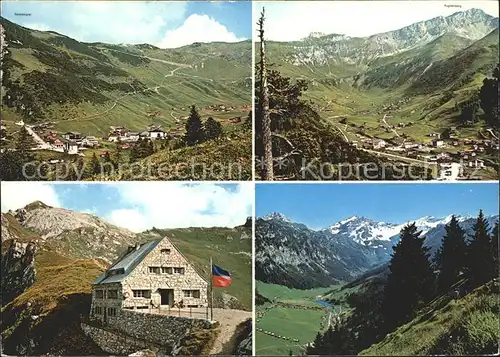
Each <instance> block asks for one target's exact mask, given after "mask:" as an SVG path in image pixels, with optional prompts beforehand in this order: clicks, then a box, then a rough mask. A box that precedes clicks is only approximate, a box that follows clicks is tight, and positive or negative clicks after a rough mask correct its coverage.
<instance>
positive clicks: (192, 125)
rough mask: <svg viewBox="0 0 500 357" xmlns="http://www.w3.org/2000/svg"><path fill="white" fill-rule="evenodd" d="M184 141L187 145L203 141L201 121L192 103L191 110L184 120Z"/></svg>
mask: <svg viewBox="0 0 500 357" xmlns="http://www.w3.org/2000/svg"><path fill="white" fill-rule="evenodd" d="M184 141H185V142H186V145H188V146H193V145H196V144H199V143H201V142H203V141H204V131H203V123H202V122H201V117H200V114H199V113H198V111H197V110H196V107H195V106H194V105H192V106H191V112H190V113H189V117H188V120H187V122H186V135H185V137H184Z"/></svg>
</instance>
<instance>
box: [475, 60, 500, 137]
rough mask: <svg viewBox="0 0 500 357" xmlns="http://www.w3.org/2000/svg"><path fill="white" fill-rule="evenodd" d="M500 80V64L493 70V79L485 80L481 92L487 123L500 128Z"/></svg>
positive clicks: (480, 96) (480, 98)
mask: <svg viewBox="0 0 500 357" xmlns="http://www.w3.org/2000/svg"><path fill="white" fill-rule="evenodd" d="M499 79H500V64H498V65H497V67H496V68H495V69H494V70H493V78H485V79H484V80H483V86H482V87H481V89H480V91H479V100H480V104H481V108H482V109H483V110H484V113H485V114H486V121H487V122H489V123H490V124H491V125H493V126H496V127H498V126H499V124H498V114H499V110H498V108H499V103H498V81H499Z"/></svg>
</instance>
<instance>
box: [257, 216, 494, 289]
mask: <svg viewBox="0 0 500 357" xmlns="http://www.w3.org/2000/svg"><path fill="white" fill-rule="evenodd" d="M450 219H451V215H450V216H447V217H444V218H436V217H430V216H427V217H422V218H419V219H416V220H412V221H410V222H405V223H403V224H395V223H386V222H377V221H374V220H371V219H368V218H365V217H356V216H354V217H351V218H348V219H345V220H342V221H340V222H337V223H335V224H333V225H331V226H330V227H328V228H325V229H321V230H317V231H315V230H311V229H309V228H308V227H306V226H305V225H303V224H299V223H294V222H292V221H291V220H289V219H288V218H286V217H284V216H283V215H282V214H279V213H274V214H271V215H268V216H266V217H264V218H260V219H257V221H256V225H255V237H256V242H255V249H256V255H255V274H256V279H258V280H261V281H264V282H268V283H275V284H281V285H286V286H289V287H294V288H312V287H318V286H328V285H331V284H333V283H335V282H336V281H338V280H342V281H351V280H353V279H354V278H355V277H359V276H360V275H362V274H363V273H367V272H369V271H371V270H372V269H374V268H376V267H378V266H380V265H383V264H385V263H387V262H388V261H389V260H390V258H391V254H392V246H393V245H395V244H396V243H397V242H398V241H399V233H400V231H401V229H402V228H403V226H404V225H405V224H407V223H413V222H415V223H416V225H417V227H418V229H419V230H420V231H421V232H422V236H425V237H426V240H425V243H424V244H425V245H426V246H427V247H429V248H430V252H431V255H433V254H434V253H435V252H436V250H437V249H438V248H439V247H440V245H441V241H442V238H443V235H444V234H445V225H446V224H447V223H448V222H449V221H450ZM498 219H499V216H498V215H497V216H490V217H488V222H489V224H490V226H491V227H492V226H493V225H494V223H495V222H497V221H498ZM458 220H459V222H460V225H461V226H462V228H463V229H464V230H465V231H466V232H467V234H468V235H470V234H472V227H473V224H474V223H475V218H473V217H458ZM379 270H380V269H379V268H377V269H376V270H375V272H376V273H377V274H379V273H380V271H379ZM382 270H383V269H382ZM368 275H370V274H368Z"/></svg>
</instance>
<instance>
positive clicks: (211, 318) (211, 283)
mask: <svg viewBox="0 0 500 357" xmlns="http://www.w3.org/2000/svg"><path fill="white" fill-rule="evenodd" d="M212 269H213V265H212V257H211V256H210V321H213V320H214V285H213V276H212Z"/></svg>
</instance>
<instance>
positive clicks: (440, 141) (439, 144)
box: [432, 140, 444, 147]
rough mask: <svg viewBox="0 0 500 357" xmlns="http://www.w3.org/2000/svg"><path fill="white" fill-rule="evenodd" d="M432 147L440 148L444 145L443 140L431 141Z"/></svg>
mask: <svg viewBox="0 0 500 357" xmlns="http://www.w3.org/2000/svg"><path fill="white" fill-rule="evenodd" d="M432 145H434V146H435V147H441V146H443V145H444V141H443V140H433V141H432Z"/></svg>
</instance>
